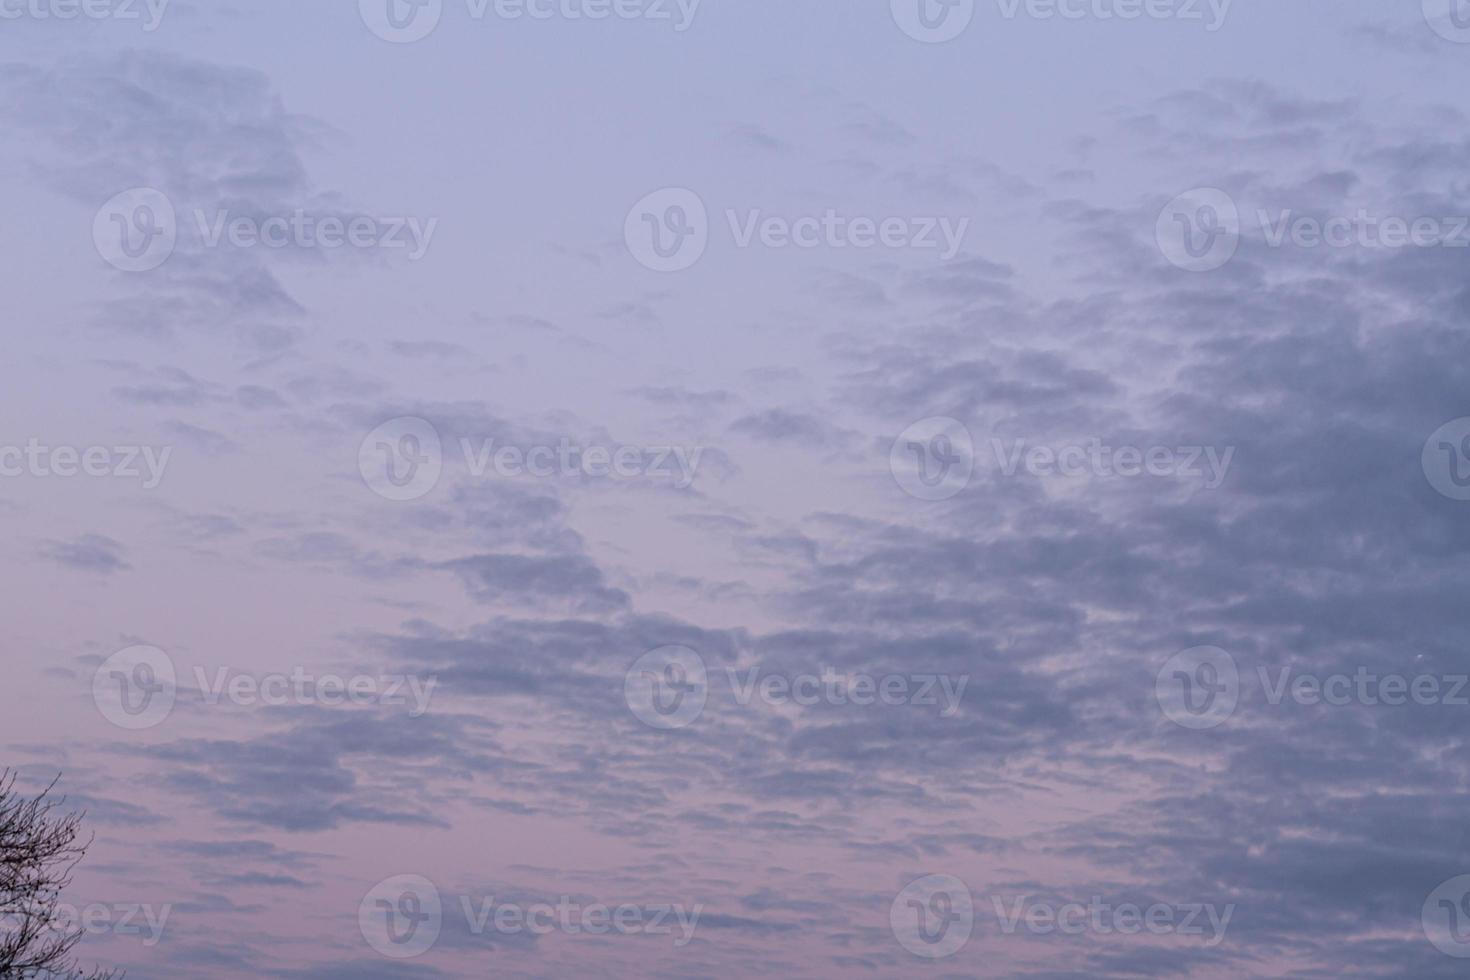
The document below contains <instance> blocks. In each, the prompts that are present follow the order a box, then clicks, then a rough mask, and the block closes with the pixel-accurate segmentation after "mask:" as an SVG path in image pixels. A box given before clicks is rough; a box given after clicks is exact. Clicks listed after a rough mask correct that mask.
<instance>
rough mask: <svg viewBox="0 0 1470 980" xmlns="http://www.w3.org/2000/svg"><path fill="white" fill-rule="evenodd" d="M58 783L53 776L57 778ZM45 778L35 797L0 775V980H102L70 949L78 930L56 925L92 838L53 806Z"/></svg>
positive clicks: (73, 816) (76, 817) (75, 817)
mask: <svg viewBox="0 0 1470 980" xmlns="http://www.w3.org/2000/svg"><path fill="white" fill-rule="evenodd" d="M57 778H58V779H59V778H60V777H57ZM55 788H56V780H52V782H51V785H49V786H47V787H46V788H45V789H44V790H42V791H41V793H40V794H39V795H37V796H34V797H26V796H22V795H20V794H19V793H18V792H17V791H16V789H15V774H14V773H13V772H11V771H10V770H8V769H7V770H5V771H4V772H0V978H4V980H11V978H24V980H31V978H46V980H105V978H108V977H112V976H113V975H114V974H113V973H112V972H110V971H101V970H93V971H91V972H85V971H83V970H80V969H78V968H77V967H76V965H75V960H73V959H72V956H71V950H72V947H74V946H76V944H77V943H78V942H80V941H81V938H82V933H81V932H80V931H79V930H75V929H73V928H71V927H69V926H68V925H67V924H66V923H63V922H62V921H61V919H60V917H59V916H58V910H57V905H58V903H59V902H60V900H61V890H62V889H63V888H65V887H66V886H67V885H68V884H70V883H71V872H72V869H73V868H75V867H76V864H77V862H78V861H80V860H81V859H82V855H84V854H85V853H86V852H87V847H88V846H89V845H90V844H91V839H90V838H89V839H87V840H86V841H85V842H81V841H80V840H79V838H80V836H81V824H82V814H79V813H66V812H64V811H62V810H61V809H60V808H61V807H62V806H63V805H64V804H65V803H66V798H65V797H59V798H58V797H54V796H52V791H53V790H55Z"/></svg>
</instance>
